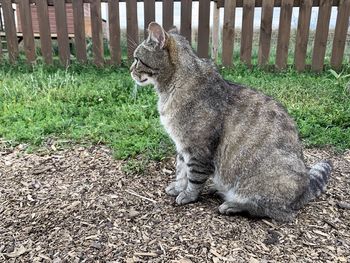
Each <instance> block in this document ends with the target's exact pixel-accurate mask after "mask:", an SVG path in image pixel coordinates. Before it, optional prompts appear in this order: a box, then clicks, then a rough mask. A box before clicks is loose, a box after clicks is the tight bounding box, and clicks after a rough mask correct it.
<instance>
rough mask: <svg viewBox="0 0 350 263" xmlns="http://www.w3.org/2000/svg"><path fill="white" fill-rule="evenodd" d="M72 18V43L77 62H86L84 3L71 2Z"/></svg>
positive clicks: (79, 0) (78, 1) (81, 0)
mask: <svg viewBox="0 0 350 263" xmlns="http://www.w3.org/2000/svg"><path fill="white" fill-rule="evenodd" d="M73 17H74V41H75V49H76V52H77V59H78V61H79V62H82V63H85V62H87V54H86V37H85V19H84V1H83V0H75V1H73Z"/></svg>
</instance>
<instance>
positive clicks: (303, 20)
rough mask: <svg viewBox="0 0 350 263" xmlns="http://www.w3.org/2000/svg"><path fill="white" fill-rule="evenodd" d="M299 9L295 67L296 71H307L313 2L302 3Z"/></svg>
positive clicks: (306, 0) (310, 0)
mask: <svg viewBox="0 0 350 263" xmlns="http://www.w3.org/2000/svg"><path fill="white" fill-rule="evenodd" d="M300 5H301V6H300V8H299V20H298V29H297V35H296V40H295V51H294V65H295V68H296V70H298V71H303V70H304V69H305V58H306V52H307V43H308V40H309V29H310V18H311V10H312V0H305V1H302V3H301V4H300Z"/></svg>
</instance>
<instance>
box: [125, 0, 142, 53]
mask: <svg viewBox="0 0 350 263" xmlns="http://www.w3.org/2000/svg"><path fill="white" fill-rule="evenodd" d="M126 16H127V25H126V31H127V42H128V58H129V60H132V58H133V54H134V50H135V49H136V47H137V45H138V43H139V32H138V23H137V2H136V0H128V1H127V2H126Z"/></svg>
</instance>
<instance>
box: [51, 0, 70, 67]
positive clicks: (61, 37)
mask: <svg viewBox="0 0 350 263" xmlns="http://www.w3.org/2000/svg"><path fill="white" fill-rule="evenodd" d="M54 5H55V15H56V27H57V42H58V52H59V57H60V61H61V64H62V65H63V66H68V65H69V62H70V51H69V38H68V28H67V17H66V4H65V1H62V0H54Z"/></svg>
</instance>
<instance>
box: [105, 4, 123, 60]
mask: <svg viewBox="0 0 350 263" xmlns="http://www.w3.org/2000/svg"><path fill="white" fill-rule="evenodd" d="M108 17H109V44H110V50H111V59H112V64H117V65H119V64H120V63H121V56H122V55H121V49H120V22H119V0H108Z"/></svg>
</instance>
